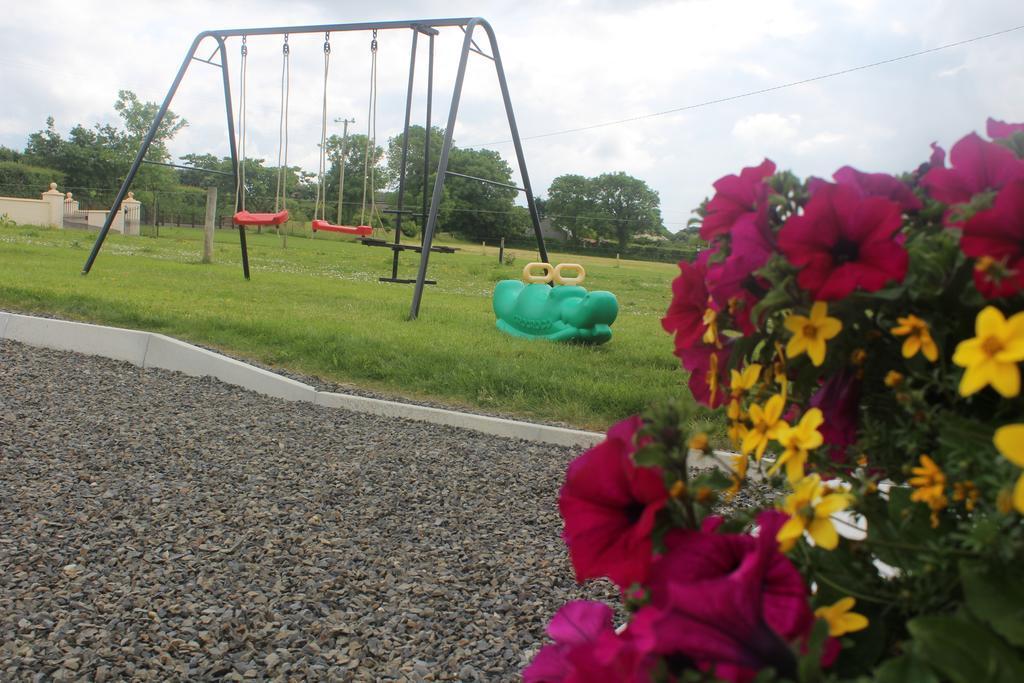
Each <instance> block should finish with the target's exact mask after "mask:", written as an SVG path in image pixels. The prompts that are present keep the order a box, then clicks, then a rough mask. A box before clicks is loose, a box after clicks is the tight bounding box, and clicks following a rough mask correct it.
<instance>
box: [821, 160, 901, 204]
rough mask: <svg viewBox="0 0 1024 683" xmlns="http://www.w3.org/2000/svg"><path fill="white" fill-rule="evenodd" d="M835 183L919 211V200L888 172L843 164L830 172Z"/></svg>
mask: <svg viewBox="0 0 1024 683" xmlns="http://www.w3.org/2000/svg"><path fill="white" fill-rule="evenodd" d="M832 177H833V178H834V179H835V181H836V184H837V185H845V186H847V187H852V188H854V189H855V190H857V191H858V192H860V195H861V196H862V197H884V198H885V199H891V200H893V201H894V202H896V203H897V204H899V205H900V208H901V209H903V210H904V211H919V210H920V209H921V200H920V199H918V198H917V197H916V196H915V195H914V192H913V191H912V190H911V189H910V186H908V185H907V184H906V183H904V182H903V181H902V180H900V179H899V178H896V177H895V176H891V175H889V174H888V173H864V172H862V171H858V170H857V169H855V168H853V167H852V166H843V167H842V168H841V169H839V170H838V171H836V172H835V173H833V174H832Z"/></svg>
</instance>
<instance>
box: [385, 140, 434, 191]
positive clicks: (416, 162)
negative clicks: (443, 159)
mask: <svg viewBox="0 0 1024 683" xmlns="http://www.w3.org/2000/svg"><path fill="white" fill-rule="evenodd" d="M426 137H427V136H426V133H425V131H424V128H423V126H409V157H408V160H407V161H406V166H405V203H406V205H407V206H408V205H411V206H419V205H420V202H422V198H423V150H424V148H425V147H426V145H425V143H426ZM443 143H444V130H443V129H441V128H438V127H437V126H431V128H430V171H429V173H430V175H429V176H428V178H427V201H428V202H429V201H430V194H431V192H433V191H434V178H436V177H437V160H438V157H440V156H441V145H442V144H443ZM387 162H388V170H389V171H390V172H391V179H392V189H394V190H396V191H397V190H398V174H399V171H400V170H401V168H402V136H401V135H396V136H394V137H392V138H391V139H389V140H388V152H387Z"/></svg>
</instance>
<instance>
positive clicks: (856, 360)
mask: <svg viewBox="0 0 1024 683" xmlns="http://www.w3.org/2000/svg"><path fill="white" fill-rule="evenodd" d="M867 359H868V352H867V351H865V350H864V349H854V350H853V352H852V353H851V354H850V362H851V363H852V364H854V365H864V363H865V362H866V361H867Z"/></svg>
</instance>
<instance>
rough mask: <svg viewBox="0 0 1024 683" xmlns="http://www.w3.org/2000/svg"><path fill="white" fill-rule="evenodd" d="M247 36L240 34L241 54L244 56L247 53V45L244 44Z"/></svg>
mask: <svg viewBox="0 0 1024 683" xmlns="http://www.w3.org/2000/svg"><path fill="white" fill-rule="evenodd" d="M247 37H248V36H242V56H243V57H245V56H246V55H248V54H249V46H248V45H246V44H245V39H246V38H247Z"/></svg>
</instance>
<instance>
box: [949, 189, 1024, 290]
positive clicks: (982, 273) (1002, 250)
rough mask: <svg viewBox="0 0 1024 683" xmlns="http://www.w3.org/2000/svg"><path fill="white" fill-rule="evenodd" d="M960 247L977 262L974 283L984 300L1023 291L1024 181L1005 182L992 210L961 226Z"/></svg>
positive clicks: (982, 212) (980, 212) (979, 213)
mask: <svg viewBox="0 0 1024 683" xmlns="http://www.w3.org/2000/svg"><path fill="white" fill-rule="evenodd" d="M960 248H961V249H962V250H963V252H964V253H965V254H966V255H968V256H971V257H973V258H976V259H978V262H977V265H976V266H975V269H974V284H975V286H976V287H977V288H978V291H979V292H981V294H982V295H983V296H984V297H985V298H987V299H993V298H996V297H1002V296H1011V295H1014V294H1016V293H1018V292H1019V291H1021V289H1022V288H1024V180H1017V181H1014V182H1012V183H1008V184H1007V185H1006V186H1005V187H1004V188H1003V189H1002V190H1000V191H999V194H998V195H996V200H995V204H994V205H993V206H992V208H991V209H988V210H987V211H979V212H978V213H976V214H974V216H972V217H971V218H969V219H968V220H967V221H966V222H965V223H964V226H963V234H962V235H961V237H960Z"/></svg>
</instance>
